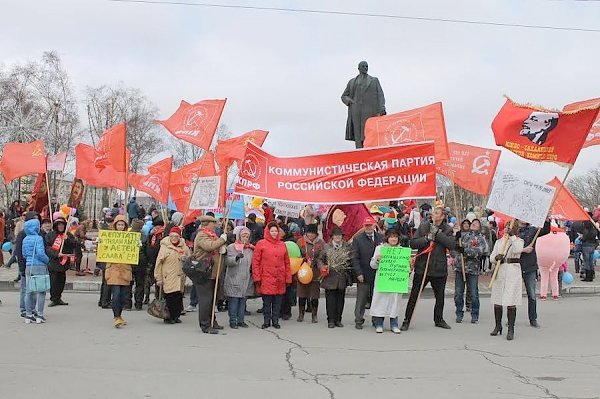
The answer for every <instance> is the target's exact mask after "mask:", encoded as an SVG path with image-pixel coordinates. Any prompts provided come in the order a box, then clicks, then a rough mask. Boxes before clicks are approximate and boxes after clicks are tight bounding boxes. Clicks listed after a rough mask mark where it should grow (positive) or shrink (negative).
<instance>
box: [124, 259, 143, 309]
mask: <svg viewBox="0 0 600 399" xmlns="http://www.w3.org/2000/svg"><path fill="white" fill-rule="evenodd" d="M132 272H133V273H132V274H133V281H131V284H130V289H129V298H128V299H127V305H128V306H127V307H128V308H130V309H131V302H132V301H131V299H132V298H131V296H132V295H133V297H134V299H135V306H137V307H140V306H142V302H144V290H145V289H146V268H145V267H143V266H134V267H133V270H132ZM134 284H135V291H134V289H133V285H134Z"/></svg>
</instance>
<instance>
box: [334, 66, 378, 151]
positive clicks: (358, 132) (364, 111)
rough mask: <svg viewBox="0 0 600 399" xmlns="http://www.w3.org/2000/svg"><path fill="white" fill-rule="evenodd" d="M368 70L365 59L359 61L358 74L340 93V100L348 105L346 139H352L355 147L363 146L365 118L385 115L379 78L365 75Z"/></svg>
mask: <svg viewBox="0 0 600 399" xmlns="http://www.w3.org/2000/svg"><path fill="white" fill-rule="evenodd" d="M368 70H369V64H367V61H361V62H360V63H359V64H358V71H359V74H358V76H357V77H355V78H353V79H350V81H349V82H348V85H347V86H346V90H344V92H343V93H342V102H343V103H344V104H346V105H347V106H348V121H347V122H346V140H349V141H354V143H355V145H356V148H362V147H363V142H364V140H365V123H366V122H367V119H368V118H370V117H372V116H381V115H385V98H384V97H383V90H382V89H381V85H380V84H379V79H377V78H376V77H373V76H369V75H367V71H368Z"/></svg>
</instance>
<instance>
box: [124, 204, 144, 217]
mask: <svg viewBox="0 0 600 399" xmlns="http://www.w3.org/2000/svg"><path fill="white" fill-rule="evenodd" d="M141 214H142V210H141V209H140V206H139V205H138V203H137V202H136V201H135V200H133V199H132V200H129V203H128V204H127V216H129V219H131V220H133V219H139V218H140V217H141Z"/></svg>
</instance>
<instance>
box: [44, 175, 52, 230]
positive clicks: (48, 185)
mask: <svg viewBox="0 0 600 399" xmlns="http://www.w3.org/2000/svg"><path fill="white" fill-rule="evenodd" d="M44 179H45V180H46V195H47V196H48V215H50V223H54V220H52V201H50V184H49V183H48V170H47V169H46V173H44Z"/></svg>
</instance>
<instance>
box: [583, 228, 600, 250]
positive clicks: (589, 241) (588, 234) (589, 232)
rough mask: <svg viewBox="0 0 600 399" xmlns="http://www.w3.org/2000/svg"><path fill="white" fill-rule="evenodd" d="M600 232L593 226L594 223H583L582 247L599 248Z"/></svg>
mask: <svg viewBox="0 0 600 399" xmlns="http://www.w3.org/2000/svg"><path fill="white" fill-rule="evenodd" d="M597 237H598V230H596V227H594V225H592V222H590V221H585V222H583V231H582V232H581V245H582V246H586V247H594V248H596V247H597V246H598V239H597Z"/></svg>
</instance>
